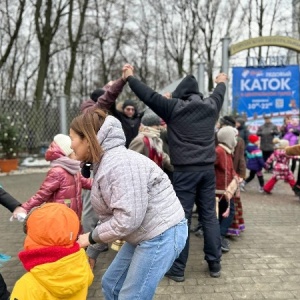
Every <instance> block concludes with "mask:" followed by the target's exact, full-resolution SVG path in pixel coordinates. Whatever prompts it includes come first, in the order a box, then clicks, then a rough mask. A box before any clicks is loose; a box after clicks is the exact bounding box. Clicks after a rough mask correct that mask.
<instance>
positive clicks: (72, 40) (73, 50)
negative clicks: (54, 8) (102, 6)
mask: <svg viewBox="0 0 300 300" xmlns="http://www.w3.org/2000/svg"><path fill="white" fill-rule="evenodd" d="M74 2H75V1H74V0H70V3H69V15H68V36H69V44H70V63H69V67H68V70H67V74H66V80H65V86H64V94H65V95H66V96H67V98H68V99H70V98H71V86H72V80H73V76H74V70H75V65H76V58H77V48H78V45H79V42H80V39H81V36H82V31H83V27H84V21H85V17H86V10H87V7H88V0H84V1H81V0H77V5H78V11H79V16H78V17H77V20H76V21H77V22H79V24H78V28H77V32H76V34H75V37H73V31H74V27H75V26H74V24H75V22H74V16H73V14H74V10H75V9H74ZM78 18H79V20H78Z"/></svg>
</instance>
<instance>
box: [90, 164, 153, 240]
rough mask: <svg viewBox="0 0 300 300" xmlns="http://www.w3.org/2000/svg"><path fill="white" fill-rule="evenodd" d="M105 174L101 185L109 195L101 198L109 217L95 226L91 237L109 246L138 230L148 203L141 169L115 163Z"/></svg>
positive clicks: (134, 165)
mask: <svg viewBox="0 0 300 300" xmlns="http://www.w3.org/2000/svg"><path fill="white" fill-rule="evenodd" d="M107 171H108V172H106V176H105V178H104V179H102V185H105V186H107V187H110V188H109V192H108V193H109V194H106V195H102V196H103V198H104V201H105V202H106V204H107V206H108V207H109V208H110V209H111V210H112V211H113V216H112V218H111V219H110V220H109V221H108V222H103V223H101V224H100V225H98V226H97V227H96V228H95V229H94V231H93V234H92V236H93V239H94V240H95V241H96V242H106V243H109V242H113V241H114V240H116V239H122V238H125V237H126V236H128V235H130V234H131V233H132V232H134V231H135V230H137V229H138V228H139V227H140V225H141V224H142V222H143V220H144V218H145V214H146V211H147V207H148V202H149V201H148V184H147V176H148V175H147V174H146V173H145V171H144V168H143V167H138V165H137V164H134V163H132V162H131V163H130V164H126V163H124V164H118V165H116V166H114V167H111V169H110V170H107ZM103 180H105V182H103Z"/></svg>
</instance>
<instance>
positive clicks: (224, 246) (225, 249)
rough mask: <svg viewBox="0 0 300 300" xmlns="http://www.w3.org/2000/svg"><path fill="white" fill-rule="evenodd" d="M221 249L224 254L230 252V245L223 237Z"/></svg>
mask: <svg viewBox="0 0 300 300" xmlns="http://www.w3.org/2000/svg"><path fill="white" fill-rule="evenodd" d="M221 249H222V252H228V251H229V250H230V243H229V241H228V240H227V239H225V237H224V236H222V237H221Z"/></svg>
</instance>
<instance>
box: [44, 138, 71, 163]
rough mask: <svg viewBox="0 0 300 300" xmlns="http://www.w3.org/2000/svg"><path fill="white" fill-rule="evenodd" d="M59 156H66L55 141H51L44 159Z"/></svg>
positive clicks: (48, 159)
mask: <svg viewBox="0 0 300 300" xmlns="http://www.w3.org/2000/svg"><path fill="white" fill-rule="evenodd" d="M60 157H66V155H65V154H64V152H63V151H62V149H61V148H60V147H59V146H58V145H57V144H56V143H55V142H52V143H51V144H50V146H49V148H48V149H47V151H46V153H45V159H46V160H47V161H53V160H55V159H58V158H60Z"/></svg>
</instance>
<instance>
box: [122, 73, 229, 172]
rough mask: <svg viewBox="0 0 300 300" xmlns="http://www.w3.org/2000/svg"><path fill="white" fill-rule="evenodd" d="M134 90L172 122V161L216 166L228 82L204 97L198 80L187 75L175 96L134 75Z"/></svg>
mask: <svg viewBox="0 0 300 300" xmlns="http://www.w3.org/2000/svg"><path fill="white" fill-rule="evenodd" d="M128 83H129V86H130V88H131V89H132V91H133V92H134V93H135V94H136V95H137V96H138V98H139V99H140V100H142V101H143V102H144V103H145V104H146V105H148V106H149V107H150V108H151V109H152V110H153V111H154V112H155V113H156V114H157V115H159V116H160V117H161V118H162V119H163V120H164V121H165V122H166V123H167V125H168V140H169V148H170V158H171V163H172V164H173V165H174V169H175V171H176V170H187V171H193V170H195V171H196V170H203V169H208V168H213V167H214V162H215V134H214V128H215V124H216V121H217V119H218V115H219V112H220V110H221V107H222V105H223V101H224V94H225V90H226V86H225V84H224V83H219V84H218V85H217V86H216V88H215V90H214V92H213V93H212V95H211V96H210V97H208V98H203V95H202V94H201V93H200V92H199V88H198V82H197V80H196V78H195V77H194V76H192V75H188V76H186V77H185V78H184V79H183V80H182V81H181V83H180V84H179V85H178V86H177V88H176V89H175V91H174V92H173V93H172V99H167V98H165V97H163V96H162V95H160V94H158V93H157V92H155V91H154V90H152V89H151V88H149V87H148V86H146V85H145V84H144V83H142V82H140V81H139V80H138V79H136V78H134V77H133V76H129V77H128Z"/></svg>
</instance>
